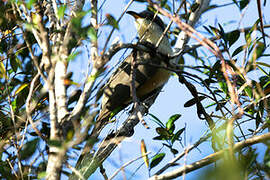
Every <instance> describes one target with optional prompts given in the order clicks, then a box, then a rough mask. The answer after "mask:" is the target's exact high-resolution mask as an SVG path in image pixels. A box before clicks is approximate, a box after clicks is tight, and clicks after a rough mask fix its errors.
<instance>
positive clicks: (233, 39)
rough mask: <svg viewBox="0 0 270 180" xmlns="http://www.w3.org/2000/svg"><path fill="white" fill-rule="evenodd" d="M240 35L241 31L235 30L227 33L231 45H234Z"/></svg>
mask: <svg viewBox="0 0 270 180" xmlns="http://www.w3.org/2000/svg"><path fill="white" fill-rule="evenodd" d="M239 37H240V31H239V30H235V31H232V32H230V33H228V34H227V39H228V41H229V46H231V45H233V44H234V43H235V42H236V41H237V40H238V39H239Z"/></svg>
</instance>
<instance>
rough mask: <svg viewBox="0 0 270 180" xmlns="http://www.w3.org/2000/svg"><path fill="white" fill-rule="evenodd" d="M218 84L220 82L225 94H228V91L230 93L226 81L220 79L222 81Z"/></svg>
mask: <svg viewBox="0 0 270 180" xmlns="http://www.w3.org/2000/svg"><path fill="white" fill-rule="evenodd" d="M218 84H219V87H220V88H221V90H222V91H223V92H224V93H225V94H227V93H228V86H227V84H226V82H222V81H220V82H218Z"/></svg>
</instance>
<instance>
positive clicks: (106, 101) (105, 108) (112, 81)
mask: <svg viewBox="0 0 270 180" xmlns="http://www.w3.org/2000/svg"><path fill="white" fill-rule="evenodd" d="M126 13H127V14H129V15H131V16H133V17H134V19H135V27H136V29H137V32H138V36H139V39H140V41H141V42H147V43H150V44H151V45H153V46H156V44H157V43H158V41H159V39H160V37H161V36H162V34H163V32H164V30H165V26H164V23H163V21H162V20H161V18H160V17H158V16H157V15H156V16H155V13H153V12H152V11H149V10H144V11H142V12H140V13H137V12H134V11H127V12H126ZM156 51H157V52H160V53H162V54H165V55H169V54H171V53H172V48H171V45H170V42H169V38H168V36H167V35H165V36H164V37H163V39H162V41H161V43H160V44H159V46H158V47H157V49H156ZM132 59H133V54H132V53H131V54H130V55H129V56H128V57H127V58H126V59H125V60H124V61H123V63H122V64H121V65H120V66H119V67H118V68H117V70H116V71H115V72H114V73H113V74H112V76H111V77H110V78H109V80H108V82H107V84H106V85H105V88H104V92H103V99H102V102H101V110H100V112H99V116H98V118H97V120H96V123H95V128H94V130H93V132H92V134H95V135H94V136H98V135H99V133H100V131H101V130H102V129H103V127H104V126H105V125H106V124H107V123H108V122H109V121H110V119H111V118H112V117H113V116H114V115H115V114H117V113H118V112H120V111H121V110H123V109H124V108H126V107H127V106H128V105H129V104H131V103H132V95H131V90H130V88H131V79H132V78H130V77H131V75H130V73H131V66H132V65H131V63H132ZM136 62H144V63H143V64H142V65H138V66H137V69H136V70H135V73H136V76H135V87H136V96H137V97H138V98H139V99H140V100H144V99H146V98H147V97H149V96H150V95H153V93H154V92H155V91H156V90H157V89H160V88H162V87H163V86H164V84H166V82H167V81H168V80H169V78H170V75H171V73H170V71H168V70H166V69H165V68H158V67H157V66H153V65H150V64H155V65H164V62H165V60H161V59H160V58H158V57H157V55H156V54H155V53H154V52H152V53H151V52H150V53H149V52H143V51H138V52H137V56H136ZM148 63H149V64H148Z"/></svg>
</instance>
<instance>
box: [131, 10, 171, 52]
mask: <svg viewBox="0 0 270 180" xmlns="http://www.w3.org/2000/svg"><path fill="white" fill-rule="evenodd" d="M127 14H130V15H131V16H133V17H134V18H135V26H136V29H137V31H138V35H139V38H140V39H141V40H143V41H147V42H150V43H152V44H153V45H156V44H157V42H158V41H159V38H160V37H161V36H162V33H163V31H164V29H165V26H164V23H163V21H162V20H161V19H160V17H158V16H157V15H156V16H155V14H154V13H153V12H152V11H148V10H145V11H142V12H140V13H136V12H134V11H127ZM158 49H159V50H160V51H161V52H163V53H171V46H170V43H169V40H168V37H167V36H165V37H163V40H162V41H161V44H160V46H159V48H158Z"/></svg>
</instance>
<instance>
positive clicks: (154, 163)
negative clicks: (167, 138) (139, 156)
mask: <svg viewBox="0 0 270 180" xmlns="http://www.w3.org/2000/svg"><path fill="white" fill-rule="evenodd" d="M164 157H165V153H160V154H157V155H155V156H154V157H153V159H152V161H151V163H150V169H152V168H153V167H155V166H157V165H158V164H159V163H160V162H161V161H162V159H163V158H164Z"/></svg>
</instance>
